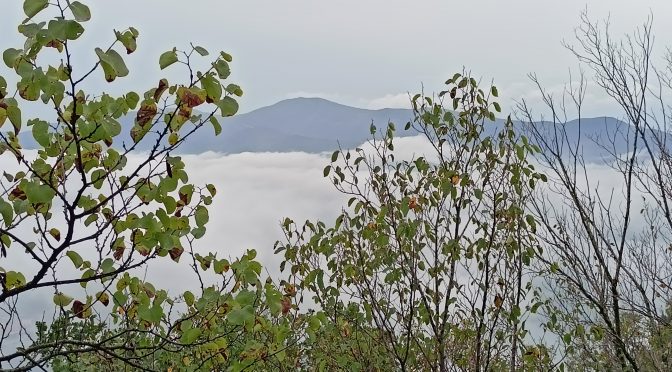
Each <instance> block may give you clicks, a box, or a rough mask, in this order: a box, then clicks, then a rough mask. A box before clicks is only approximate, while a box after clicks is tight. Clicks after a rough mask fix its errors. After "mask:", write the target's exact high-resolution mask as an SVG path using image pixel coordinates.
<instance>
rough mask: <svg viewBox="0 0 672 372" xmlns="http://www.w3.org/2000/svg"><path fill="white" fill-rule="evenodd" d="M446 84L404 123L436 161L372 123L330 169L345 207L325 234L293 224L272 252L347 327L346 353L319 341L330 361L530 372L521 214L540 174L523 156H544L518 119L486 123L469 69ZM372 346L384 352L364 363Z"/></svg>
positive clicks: (483, 95) (322, 228)
mask: <svg viewBox="0 0 672 372" xmlns="http://www.w3.org/2000/svg"><path fill="white" fill-rule="evenodd" d="M446 84H447V88H446V90H445V91H443V92H441V93H440V94H439V96H438V98H437V99H436V100H434V99H432V98H431V97H424V96H421V95H416V96H415V97H414V98H413V101H412V103H413V109H414V113H415V119H414V120H413V121H412V122H409V123H408V124H407V125H406V129H410V128H413V129H414V130H416V131H418V132H420V133H422V134H423V135H424V136H425V138H426V139H427V140H428V142H429V143H430V144H431V147H432V151H431V153H428V154H425V156H422V157H417V158H414V159H410V160H409V159H399V158H398V157H397V156H396V154H395V145H394V140H393V139H394V131H395V126H394V125H393V124H390V125H389V126H388V127H387V129H386V130H385V131H384V132H383V133H382V134H380V135H376V134H377V130H376V128H375V127H373V126H372V129H371V132H372V134H373V135H374V139H373V140H372V141H371V142H370V146H369V147H370V149H364V148H358V149H355V150H352V151H351V150H340V151H336V152H334V154H333V156H332V158H331V160H332V164H331V165H329V166H327V167H326V168H325V170H324V174H325V176H328V177H330V178H331V180H332V182H333V184H334V185H335V187H336V189H337V190H338V191H340V192H341V193H343V194H345V195H348V196H350V199H349V201H348V207H347V208H346V209H345V210H344V211H343V213H342V214H341V215H340V216H339V217H338V218H337V220H336V222H335V223H334V224H333V225H330V226H327V225H326V224H324V223H322V222H310V221H308V222H306V223H305V224H304V225H303V226H297V225H296V224H295V223H294V221H292V220H290V219H287V220H286V221H285V222H284V224H283V228H284V230H285V234H286V242H285V243H283V244H279V246H278V249H277V252H282V253H283V254H284V257H285V260H286V261H285V262H283V266H284V268H285V269H286V270H288V271H289V279H288V281H289V282H290V283H292V284H295V285H297V286H299V287H300V288H303V289H305V290H308V291H309V293H312V294H313V301H314V302H315V303H316V304H317V306H318V307H319V308H320V309H322V310H323V311H324V312H325V313H326V314H327V316H328V317H329V318H330V319H331V320H332V324H334V325H336V324H340V325H342V326H341V327H346V325H347V328H348V329H351V330H350V331H347V332H345V331H344V333H345V334H346V335H344V336H343V337H342V341H341V342H343V343H347V344H346V346H343V345H342V344H338V343H331V344H330V345H324V346H323V347H326V348H327V349H326V350H328V351H324V353H325V354H327V355H330V356H333V357H334V358H336V359H335V360H338V359H337V358H338V357H342V355H343V353H344V352H345V353H346V354H349V355H348V356H347V357H344V358H347V359H348V360H354V361H356V362H357V365H361V366H363V369H367V370H371V369H377V370H382V369H389V368H390V365H393V366H394V368H395V369H400V370H435V371H446V370H454V369H460V370H490V369H504V368H511V369H519V368H528V367H529V368H528V369H530V370H535V369H536V367H532V364H531V361H530V362H529V363H528V361H527V360H524V359H523V357H522V356H523V354H524V353H525V347H526V341H527V340H526V333H527V329H526V326H525V320H526V319H527V317H528V316H529V315H530V314H531V313H534V312H535V310H536V308H537V307H538V305H535V304H534V302H533V297H534V296H533V293H532V289H533V285H532V282H531V281H530V280H529V279H528V278H527V277H526V271H527V267H528V266H529V265H530V263H531V261H532V259H533V258H534V256H535V254H536V252H537V242H536V239H535V237H534V231H535V226H536V223H535V220H534V218H533V217H532V216H530V215H529V214H527V213H526V210H525V203H526V202H527V200H528V199H529V197H530V195H531V191H532V190H533V189H534V187H535V186H536V183H537V182H539V181H541V180H544V179H545V176H543V175H542V174H540V173H538V172H537V171H536V170H535V169H534V167H533V166H532V165H531V164H530V163H529V161H528V160H527V157H528V154H533V153H536V152H537V151H538V148H536V147H535V146H534V145H532V144H531V143H530V142H529V141H528V140H527V139H526V138H525V137H519V136H517V135H516V133H515V132H514V130H513V123H512V121H511V120H510V119H507V120H506V121H505V122H504V123H503V124H500V126H501V130H499V131H495V130H493V129H491V128H489V126H492V127H494V126H495V123H494V122H495V117H494V115H495V111H497V112H498V111H499V110H500V107H499V104H498V103H497V102H495V101H492V99H493V98H494V97H496V96H497V94H498V92H497V89H496V88H495V87H492V88H490V89H488V90H487V91H484V90H482V89H481V88H479V87H478V84H477V82H476V80H475V79H474V78H471V77H469V76H463V75H462V74H456V75H455V76H454V77H453V78H451V79H449V80H448V81H447V82H446ZM444 104H445V105H447V107H446V106H444ZM449 108H450V109H449ZM451 109H452V110H456V111H451ZM493 132H494V133H493ZM362 335H364V336H365V339H366V340H367V341H365V342H364V343H363V344H364V346H362V342H361V339H362V337H363V336H362ZM376 344H377V345H380V346H378V347H377V348H379V349H380V348H384V350H385V354H387V355H386V357H383V358H371V357H370V355H369V353H370V350H371V349H372V345H376ZM343 349H345V350H343ZM350 350H352V351H350ZM362 350H363V351H362ZM528 359H530V358H528ZM353 363H354V362H353Z"/></svg>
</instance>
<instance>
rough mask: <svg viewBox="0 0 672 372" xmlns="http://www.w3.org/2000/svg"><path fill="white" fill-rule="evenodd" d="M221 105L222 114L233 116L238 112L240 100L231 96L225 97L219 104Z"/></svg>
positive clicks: (218, 105)
mask: <svg viewBox="0 0 672 372" xmlns="http://www.w3.org/2000/svg"><path fill="white" fill-rule="evenodd" d="M217 107H219V109H220V111H221V114H222V116H225V117H226V116H233V115H235V114H236V112H238V102H237V101H236V100H235V99H233V98H231V97H228V96H227V97H224V98H222V100H221V101H219V103H218V104H217Z"/></svg>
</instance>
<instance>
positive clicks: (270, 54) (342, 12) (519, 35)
mask: <svg viewBox="0 0 672 372" xmlns="http://www.w3.org/2000/svg"><path fill="white" fill-rule="evenodd" d="M7 3H9V4H4V6H3V11H2V16H1V19H0V35H2V38H1V39H0V48H1V49H3V50H4V48H7V47H10V46H18V45H20V41H19V39H18V38H17V37H16V35H17V34H16V31H15V25H16V24H17V22H19V21H20V20H21V18H22V12H21V4H22V2H21V1H18V0H14V1H7ZM88 4H89V5H90V6H91V8H92V12H93V19H92V21H91V22H90V23H89V24H88V26H87V33H86V34H85V36H84V37H83V39H82V42H81V44H82V45H83V46H82V50H83V51H84V52H85V53H84V54H85V56H83V58H82V59H81V60H82V61H83V62H82V64H84V63H87V62H90V61H93V60H94V58H95V55H94V53H93V48H94V47H95V46H98V45H107V44H108V43H109V41H110V40H112V37H113V34H112V31H111V30H112V29H124V28H126V27H127V26H134V27H136V28H138V29H139V30H140V32H141V38H140V40H139V50H138V52H137V53H136V54H134V55H132V56H129V58H128V60H127V61H128V64H129V67H130V68H131V75H130V76H129V77H128V78H126V81H125V84H129V83H131V84H130V85H131V86H134V87H137V85H138V84H145V85H146V86H147V87H149V86H151V85H153V84H155V82H156V81H158V79H159V78H161V77H163V76H164V75H168V76H171V74H177V72H176V71H166V72H164V73H163V74H161V73H160V71H159V70H158V68H157V61H158V55H159V54H160V53H161V52H163V51H165V50H168V49H170V48H172V47H173V46H176V47H178V48H186V47H188V45H189V43H190V42H194V43H195V44H198V45H202V46H204V47H206V48H208V49H210V50H211V51H216V50H224V51H227V52H229V53H230V54H232V55H233V56H234V63H233V66H232V68H233V75H232V77H231V79H232V80H235V81H236V82H238V83H239V84H240V85H241V86H242V87H243V89H244V90H245V96H244V97H243V99H242V100H241V111H242V112H246V111H250V110H253V109H256V108H259V107H262V106H266V105H270V104H273V103H275V102H277V101H279V100H282V99H286V98H290V97H297V96H320V97H324V98H327V99H331V100H334V101H337V102H339V103H344V104H348V105H352V106H357V107H366V108H383V107H405V106H407V105H408V93H409V92H410V93H415V92H418V91H420V90H421V89H423V87H424V89H425V91H428V92H434V91H438V90H440V89H441V84H442V83H443V82H444V81H445V80H446V79H447V78H448V77H450V76H452V74H453V73H454V72H458V71H461V70H462V69H463V68H466V69H468V70H470V71H472V73H473V74H474V75H476V76H479V77H482V78H483V79H484V80H486V81H490V80H494V81H495V83H496V84H497V85H498V86H499V88H500V89H499V90H500V92H502V95H503V104H504V105H503V106H504V107H505V108H506V107H511V106H513V103H512V102H513V101H514V100H516V99H520V98H521V97H527V98H528V99H534V97H536V89H534V87H533V86H532V84H531V83H530V81H529V79H528V77H527V74H529V73H536V74H537V75H538V76H539V78H540V79H541V81H542V83H543V84H544V86H546V87H548V88H550V89H559V88H561V87H562V85H563V84H564V83H565V82H566V81H567V80H568V71H569V69H574V70H576V68H577V67H578V63H577V61H576V59H575V58H574V57H573V55H572V54H571V53H570V52H569V51H568V50H566V49H565V48H564V47H563V46H562V41H563V40H565V41H568V42H571V41H572V39H573V30H574V28H575V27H576V26H577V25H578V24H579V20H580V18H579V17H580V14H581V12H582V10H584V9H588V12H589V14H590V17H591V18H592V19H596V20H599V19H605V18H606V17H610V19H611V21H612V25H613V27H612V28H613V30H614V35H617V36H620V35H622V34H624V33H626V32H630V31H631V30H632V29H633V27H635V26H637V25H640V24H641V23H642V22H644V21H645V20H646V18H647V17H648V16H649V15H651V14H653V16H654V30H655V32H656V43H657V45H658V47H659V48H660V49H663V47H664V46H667V45H672V40H671V39H672V32H670V31H672V25H670V24H669V22H665V19H664V15H667V14H670V12H671V11H672V3H670V2H669V1H664V0H641V1H625V0H619V1H592V2H589V3H586V1H577V0H568V1H539V0H515V1H507V2H502V1H498V0H475V1H460V2H458V1H449V0H417V1H400V0H368V1H361V0H341V1H331V2H326V1H309V0H287V1H277V0H256V1H255V0H246V1H221V0H198V1H175V0H143V1H135V0H116V1H95V2H94V1H89V2H88ZM12 35H14V36H12ZM87 56H88V57H87ZM87 58H88V59H87ZM3 72H4V71H3V70H2V69H0V73H3ZM127 86H128V85H127ZM101 89H106V90H114V89H115V88H113V87H109V88H108V87H103V88H101ZM119 89H121V88H119ZM588 93H589V98H590V99H591V100H592V101H593V105H591V107H590V110H591V111H590V112H589V114H592V115H594V116H597V115H609V114H611V115H617V113H612V112H605V111H612V110H613V107H611V106H609V105H608V104H607V103H606V100H604V99H603V98H604V97H601V96H600V95H599V92H596V93H595V94H596V96H591V94H592V92H591V91H589V92H588Z"/></svg>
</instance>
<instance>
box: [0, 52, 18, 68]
mask: <svg viewBox="0 0 672 372" xmlns="http://www.w3.org/2000/svg"><path fill="white" fill-rule="evenodd" d="M22 55H23V51H22V50H20V49H14V48H9V49H5V51H4V52H3V53H2V60H3V61H4V62H5V65H7V67H9V68H14V66H16V63H17V61H18V60H19V58H21V56H22Z"/></svg>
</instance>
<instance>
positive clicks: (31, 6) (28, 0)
mask: <svg viewBox="0 0 672 372" xmlns="http://www.w3.org/2000/svg"><path fill="white" fill-rule="evenodd" d="M48 5H49V1H48V0H25V1H24V2H23V12H24V13H26V16H27V17H28V19H30V18H33V17H35V16H36V15H37V14H38V13H39V12H41V11H42V10H44V9H46V8H47V6H48ZM26 21H27V20H26ZM26 21H24V23H25V22H26Z"/></svg>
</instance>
